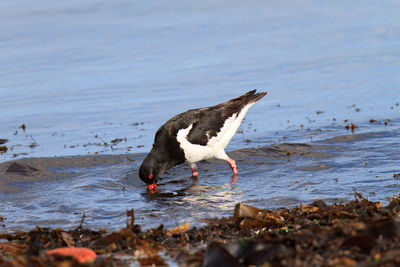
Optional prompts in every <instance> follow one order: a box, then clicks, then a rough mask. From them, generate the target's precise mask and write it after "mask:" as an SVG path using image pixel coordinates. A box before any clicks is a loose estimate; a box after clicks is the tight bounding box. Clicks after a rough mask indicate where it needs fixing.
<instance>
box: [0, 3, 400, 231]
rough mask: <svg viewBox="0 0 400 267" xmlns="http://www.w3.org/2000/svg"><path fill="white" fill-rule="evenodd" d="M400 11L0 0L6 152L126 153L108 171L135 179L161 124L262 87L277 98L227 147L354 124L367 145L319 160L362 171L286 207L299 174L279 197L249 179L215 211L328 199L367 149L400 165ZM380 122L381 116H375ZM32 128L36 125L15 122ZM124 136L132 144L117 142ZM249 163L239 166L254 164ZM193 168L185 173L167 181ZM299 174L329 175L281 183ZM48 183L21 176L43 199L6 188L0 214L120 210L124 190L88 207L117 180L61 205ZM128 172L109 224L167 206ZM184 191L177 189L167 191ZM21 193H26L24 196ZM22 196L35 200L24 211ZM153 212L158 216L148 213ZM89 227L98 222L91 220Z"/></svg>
mask: <svg viewBox="0 0 400 267" xmlns="http://www.w3.org/2000/svg"><path fill="white" fill-rule="evenodd" d="M399 8H400V3H399V2H397V1H385V2H377V1H328V2H325V1H324V2H321V1H287V2H284V1H251V2H243V1H218V2H215V1H201V2H198V1H185V2H174V3H171V2H165V1H122V0H117V1H112V2H104V1H91V0H90V1H75V0H72V1H68V2H54V1H44V0H42V1H35V2H31V1H24V0H19V1H2V2H1V3H0V64H1V68H0V99H1V100H2V101H1V108H0V138H6V139H8V140H9V141H8V142H7V143H6V144H5V145H7V147H8V151H7V152H6V153H3V154H1V155H0V160H1V162H7V161H9V160H13V159H20V158H26V157H54V156H56V157H64V156H77V155H93V154H111V155H116V154H122V155H126V154H127V153H130V154H132V155H133V156H132V157H133V158H134V159H133V160H134V163H132V164H131V165H129V164H128V166H126V165H123V166H125V167H121V166H122V165H121V166H120V168H116V169H117V171H116V173H117V174H116V173H113V172H112V168H109V166H108V165H107V164H106V166H107V167H104V168H105V170H108V171H110V172H111V173H108V174H107V172H106V173H105V174H104V172H105V171H104V170H102V171H101V173H102V174H104V175H106V176H107V177H108V178H109V179H111V180H113V179H115V177H123V178H126V177H131V178H132V179H130V180H135V179H137V177H135V173H136V171H137V167H138V166H137V165H138V164H140V160H141V157H143V156H144V155H145V153H146V152H148V151H149V150H150V148H151V144H152V141H153V138H154V133H155V131H156V130H157V128H158V127H159V126H160V125H161V124H162V123H164V122H165V121H166V120H168V119H169V118H170V117H172V116H173V115H175V114H177V113H180V112H183V111H186V110H188V109H192V108H196V107H204V106H210V105H214V104H218V103H220V102H222V101H226V100H228V99H230V98H233V97H236V96H239V95H241V94H243V93H245V92H247V91H249V90H251V89H254V88H257V89H259V90H262V91H268V95H267V96H266V97H265V98H264V99H262V101H260V102H259V103H257V104H256V105H254V107H252V109H251V110H250V111H249V113H248V115H247V117H246V120H245V121H244V123H243V125H242V128H241V129H240V133H238V134H237V135H236V136H235V137H234V138H233V139H232V141H231V143H230V145H229V146H228V150H230V151H233V150H238V149H243V148H256V147H265V146H269V145H271V144H276V143H278V144H279V143H283V142H292V143H293V142H299V143H306V144H312V145H315V144H317V143H318V142H322V143H323V142H325V141H326V140H331V138H335V137H338V136H343V135H349V136H351V135H353V133H352V132H351V131H350V130H347V129H345V126H346V125H350V123H354V124H355V125H357V126H358V128H355V134H356V135H360V136H364V135H363V134H365V135H366V136H367V137H366V138H365V139H362V140H364V141H362V142H358V143H357V145H355V147H357V149H356V150H355V151H353V150H352V149H351V148H352V147H353V145H352V144H348V146H346V148H345V149H344V150H343V151H342V152H338V150H337V149H336V148H335V150H334V152H332V151H331V152H332V153H334V154H335V157H334V158H335V162H334V163H331V165H329V164H328V165H329V166H331V168H327V169H329V170H330V171H328V170H325V168H322V169H324V171H325V172H328V173H324V172H323V174H324V175H320V178H319V179H321V181H324V180H325V179H328V178H327V177H331V178H332V179H334V177H333V176H335V175H336V174H335V173H337V172H339V173H342V174H341V175H344V176H345V177H346V179H350V178H348V177H351V179H350V180H349V184H346V185H343V186H344V189H343V188H338V189H337V191H335V186H334V184H333V185H332V188H331V189H330V190H333V191H332V192H330V193H331V195H329V194H327V192H325V191H324V190H322V191H321V192H322V193H321V192H320V193H321V194H318V193H316V194H312V193H311V194H306V195H304V197H301V198H300V199H299V198H294V200H293V201H292V202H290V203H289V202H288V198H290V197H291V196H292V195H293V194H296V190H294V189H293V188H292V191H290V190H288V189H287V184H285V183H284V184H282V185H281V186H277V188H275V189H274V190H273V192H270V193H269V194H271V197H268V198H265V196H264V194H265V190H271V188H270V187H269V184H268V183H267V184H265V186H266V187H264V188H263V187H261V188H262V189H259V190H260V191H257V188H253V187H252V186H253V185H254V184H257V183H254V184H253V183H252V184H248V185H247V186H250V188H248V190H249V192H250V191H251V192H252V193H251V194H249V193H243V192H247V191H246V190H244V191H241V192H242V193H240V194H239V193H236V192H235V193H234V194H236V195H238V196H236V198H233V199H230V200H229V203H230V204H229V205H227V202H226V201H222V202H221V204H219V205H217V204H216V205H212V208H210V209H205V211H206V212H205V213H204V214H203V215H206V214H209V215H211V216H215V215H220V214H222V215H227V213H226V212H228V211H227V210H230V208H231V207H232V205H234V204H235V203H236V202H238V201H248V202H255V203H258V204H260V203H263V204H262V205H263V206H264V207H278V206H281V205H286V204H288V203H289V204H296V203H298V202H299V201H307V200H311V199H312V198H313V197H315V196H319V197H322V196H326V198H327V199H332V198H333V196H335V194H338V195H339V198H340V199H348V198H352V196H351V192H352V191H353V190H354V186H353V185H354V184H357V181H360V180H363V179H361V178H360V176H359V175H360V173H359V167H360V166H358V165H357V164H358V163H360V162H362V164H364V161H366V159H365V158H369V159H371V158H372V159H376V160H377V159H379V160H382V162H383V160H384V162H385V164H380V165H379V164H378V165H374V169H373V173H374V174H373V175H374V176H384V177H385V179H391V177H392V175H393V172H395V171H396V170H397V171H398V169H399V168H400V167H398V166H399V165H398V156H396V155H397V152H396V149H397V146H396V145H397V144H398V131H399V118H400V116H399V111H400V107H399V102H400V75H398V71H399V69H400V49H399V47H400V20H399V12H398V11H399ZM370 119H374V120H376V122H374V123H370ZM22 124H24V125H25V126H26V129H25V131H24V130H23V129H22V128H19V126H21V125H22ZM376 133H378V137H377V136H376ZM371 136H372V137H371ZM116 138H121V139H122V141H121V142H119V141H115V142H112V140H115V139H116ZM357 140H358V139H357ZM365 140H367V141H365ZM105 143H106V145H105ZM318 144H319V143H318ZM378 144H379V145H378ZM335 146H336V145H335ZM313 149H314V147H313ZM339 151H340V150H339ZM349 151H352V152H351V153H350V152H349ZM397 151H398V150H397ZM342 153H343V155H342ZM239 154H240V153H239ZM246 155H247V154H246ZM350 155H351V156H350ZM342 157H343V158H347V159H352V160H354V157H355V159H357V160H355V162H357V164H355V162H352V161H349V162H347V163H346V164H344V165H341V164H339V163H340V159H341V158H342ZM336 159H337V160H336ZM136 160H137V162H136ZM299 160H300V161H296V162H297V163H296V164H299V165H301V166H308V165H312V163H315V164H317V165H318V166H319V165H320V162H319V161H320V159H319V158H318V160H317V162H311V163H306V162H304V159H299ZM344 161H345V160H344ZM373 161H374V160H373ZM266 162H267V163H265V164H267V165H268V164H269V163H268V160H267V161H266ZM283 162H285V161H282V162H281V163H279V164H278V167H277V168H279V169H278V170H281V172H284V171H285V169H286V168H289V167H290V166H289V167H288V166H287V165H286V163H283ZM210 164H213V163H210ZM243 164H244V165H243ZM292 164H294V163H292ZM321 164H325V163H321ZM118 166H119V165H118ZM212 166H213V165H212ZM218 166H219V165H218ZM221 166H222V167H221V168H222V169H224V168H226V166H225V165H221ZM251 167H252V165H251V164H250V163H249V164H248V165H246V162H244V163H243V162H242V168H245V169H246V168H247V169H249V170H251ZM292 167H293V166H292ZM60 168H62V167H60ZM68 168H70V169H71V168H72V169H73V166H72V167H71V166H68ZM93 168H94V167H93V166H91V167H90V168H88V169H86V173H85V174H84V176H83V177H84V178H81V179H82V180H79V181H84V183H88V184H86V185H87V186H88V187H89V188H90V186H93V187H96V186H98V185H99V184H98V180H96V179H95V178H94V177H95V175H99V174H98V172H97V171H95V170H94V169H93ZM96 168H98V167H96ZM210 168H211V169H213V168H214V167H210ZM270 168H271V166H269V165H268V167H267V169H265V168H261V169H260V170H259V172H258V174H256V176H257V175H258V176H260V175H261V174H262V176H263V177H265V176H268V173H269V171H270ZM289 169H290V168H289ZM219 170H220V169H216V172H217V171H219ZM186 171H187V170H186V169H185V168H184V167H182V168H178V169H177V170H175V171H174V170H172V172H170V173H169V174H167V176H168V175H170V176H179V175H183V174H181V172H186ZM228 171H229V169H228ZM239 171H240V170H239ZM303 171H309V172H311V173H312V172H313V171H318V173H320V171H321V170H320V169H318V170H315V169H312V170H309V169H308V170H304V169H302V170H299V169H297V168H294V172H292V173H291V174H290V175H289V174H287V175H283V178H281V179H283V181H286V182H287V183H289V182H290V183H291V182H292V180H290V179H291V178H293V177H294V178H293V179H298V180H299V179H300V180H302V179H303V178H301V177H304V175H305V174H304V173H303ZM244 173H246V171H245V172H244ZM227 174H228V172H226V173H224V174H223V175H221V176H222V178H221V180H219V178H218V177H217V178H215V180H213V183H214V186H216V185H217V184H219V182H221V181H224V180H223V179H225V180H226V177H225V176H226V175H227ZM253 175H254V173H253V174H252V173H251V172H250V174H248V176H249V177H251V176H253ZM310 175H311V174H310ZM312 175H314V174H312ZM362 175H364V173H362ZM371 175H372V174H371ZM244 176H246V174H244ZM71 177H75V176H71ZM305 177H308V176H307V175H306V176H305ZM371 177H372V176H371ZM71 179H72V178H70V179H68V183H67V181H64V180H61V181H63V183H61V184H57V183H56V184H54V186H55V188H57V190H61V191H57V194H58V195H60V194H62V192H64V193H65V192H71V190H72V189H73V188H75V186H76V185H77V184H79V182H78V180H74V179H72V180H71ZM246 179H247V178H245V179H242V180H241V183H245V181H246ZM249 179H250V178H249ZM125 180H126V179H125ZM125 180H124V181H125ZM228 180H229V179H228ZM306 180H307V179H306ZM367 180H368V183H367V187H368V188H369V189H366V188H364V189H365V192H366V193H367V194H372V193H371V192H375V191H376V190H375V189H377V188H378V189H379V188H380V187H379V181H377V180H371V179H369V178H368V179H367ZM40 181H41V180H40V179H39V180H38V182H37V183H34V185H35V186H33V187H30V186H31V185H32V184H29V186H27V185H24V184H22V188H25V190H27V191H29V190H34V191H32V192H36V193H32V194H33V195H32V194H30V193H28V192H27V191H26V192H25V194H21V193H10V192H8V193H3V194H1V193H0V196H1V197H0V199H1V200H2V203H5V202H4V201H5V200H7V207H8V208H7V209H6V208H5V207H4V206H3V208H2V209H3V210H2V209H0V215H3V216H5V217H7V218H8V220H9V224H8V225H11V224H12V223H11V222H12V221H15V222H16V221H18V220H19V217H18V216H19V215H17V214H20V215H21V216H23V215H24V214H26V212H25V211H26V210H29V209H32V210H35V209H36V210H37V211H38V214H35V216H37V217H38V218H37V219H30V222H32V223H27V221H25V223H27V224H25V225H24V223H21V224H20V225H18V224H16V225H17V227H19V226H21V227H30V226H31V224H33V225H34V224H35V222H43V220H48V221H49V222H51V221H53V222H54V219H55V218H56V216H59V213H57V210H58V209H59V207H60V205H64V206H65V207H76V209H78V210H79V212H77V213H79V214H80V213H81V212H82V211H84V210H85V209H92V208H93V209H96V208H98V209H105V208H107V207H108V206H109V205H116V206H115V207H118V203H121V198H115V196H114V195H113V194H110V195H109V201H108V202H107V205H105V206H97V204H96V203H99V202H93V201H92V202H90V200H93V199H96V198H97V197H98V198H100V199H101V198H102V197H104V196H105V195H107V193H106V192H108V193H110V192H112V188H113V187H112V186H111V187H107V186H105V187H104V188H103V190H100V191H96V190H94V191H93V192H89V193H87V198H86V199H85V201H88V202H82V203H81V204H79V203H74V197H76V195H74V196H70V197H69V198H68V197H66V198H64V199H63V204H60V202H57V201H54V195H53V196H52V195H50V196H48V195H47V194H40V195H41V197H43V198H41V197H39V196H37V194H38V190H39V191H40V188H43V186H44V184H42V183H41V182H40ZM127 181H129V179H128V180H127ZM199 182H200V184H201V183H202V180H201V179H200V181H199ZM306 182H307V181H306ZM125 183H128V184H125ZM132 183H133V185H132V184H129V182H124V183H122V184H119V185H118V186H123V187H126V186H127V187H128V189H129V188H130V187H131V190H132V191H133V192H135V193H134V194H133V193H132V194H131V195H129V197H127V196H126V195H124V197H122V199H124V201H125V202H126V203H128V204H126V205H125V204H124V205H120V206H121V207H120V208H118V210H115V213H113V215H112V216H111V215H110V216H109V217H107V216H104V217H102V218H103V219H104V218H107V220H110V221H112V219H110V218H116V217H118V216H121V214H123V213H124V209H125V206H126V207H137V209H138V210H139V212H142V214H143V217H144V218H146V216H147V215H148V214H150V213H154V212H152V211H155V210H158V211H159V210H163V211H166V210H168V209H169V208H170V206H168V205H167V206H166V205H164V206H163V205H162V204H160V203H164V202H163V201H161V202H159V201H156V200H154V199H150V200H149V199H148V197H147V196H146V195H143V194H141V193H143V192H142V191H143V189H142V184H140V182H138V183H137V184H136V182H132ZM204 183H205V184H207V186H208V182H204ZM313 183H316V185H310V184H306V185H305V186H306V188H309V187H313V188H317V189H323V188H324V187H325V186H326V184H325V183H318V182H315V181H314V182H313ZM318 184H319V185H318ZM397 184H398V181H397V180H393V179H391V180H390V182H388V184H386V185H385V186H386V189H385V190H383V191H381V192H379V191H378V192H375V195H370V197H372V198H375V199H384V198H385V197H388V196H391V195H393V194H395V193H396V190H397V192H398V187H397ZM203 185H204V184H203ZM36 186H37V187H36ZM241 186H242V187H241V188H242V189H243V186H244V185H243V184H242V185H241ZM80 188H82V187H80ZM83 188H85V187H83ZM118 188H119V187H118ZM168 188H169V187H168ZM388 188H391V189H388ZM178 189H179V188H177V187H176V186H175V187H174V186H172V187H171V188H169V189H168V190H171V192H172V191H174V190H175V191H176V190H178ZM35 190H36V191H35ZM218 190H219V191H218ZM218 190H217V191H218V192H217V193H215V192H216V191H213V190H211V192H214V193H215V194H227V192H231V191H230V189H228V188H226V189H224V190H222V191H221V190H220V189H218ZM343 190H344V191H343ZM3 191H5V190H3ZM317 191H318V190H317ZM361 191H362V190H361ZM199 192H202V191H201V190H200V191H199ZM207 192H208V191H207ZM342 192H344V193H343V195H342V194H341V193H342ZM349 192H350V193H349ZM46 193H47V192H46ZM80 193H81V192H80ZM80 193H78V191H77V193H76V194H78V195H79V194H80ZM185 194H186V193H185ZM199 194H200V195H199V197H200V198H202V199H206V200H204V201H205V203H203V202H201V201H200V203H203V204H202V205H203V206H207V203H208V202H207V201H211V199H213V198H212V197H210V194H211V195H212V194H213V193H204V194H202V193H199ZM229 194H230V193H229ZM178 195H179V194H178ZM21 196H25V197H24V198H23V200H22V199H19V198H20V197H21ZM46 197H48V198H46ZM32 198H38V202H37V203H39V202H40V201H41V200H43V202H42V204H41V205H39V206H35V205H34V206H29V207H25V206H24V205H22V204H21V203H23V201H27V200H29V199H32ZM51 199H53V200H51ZM217 199H218V198H217ZM280 199H283V200H282V202H279V200H280ZM52 201H53V202H52ZM173 201H174V200H173ZM227 201H228V200H227ZM32 203H34V202H32ZM32 203H31V204H32ZM88 203H89V204H88ZM174 203H175V204H176V203H177V202H174ZM175 204H174V205H175ZM3 205H5V204H3ZM19 205H22V206H24V207H23V208H21V209H19V208H16V207H19ZM32 205H33V204H32ZM160 205H161V206H160ZM169 205H172V204H169ZM49 206H52V210H53V212H54V213H45V214H44V215H40V211H43V210H41V207H42V208H43V207H49ZM189 207H191V209H193V206H190V205H189ZM227 207H229V209H228V208H227ZM167 208H168V209H167ZM17 210H18V211H19V213H18V212H17ZM68 210H69V209H68ZM189 210H190V209H186V212H188V211H189ZM212 211H215V212H212ZM224 211H226V212H225V213H224ZM118 212H119V213H118ZM46 214H47V215H46ZM50 214H51V215H50ZM93 214H94V213H93ZM93 214H92V215H93ZM146 214H147V215H146ZM46 216H47V217H46ZM52 216H53V217H52ZM93 216H94V215H93ZM149 216H150V215H149ZM17 217H18V218H17ZM76 217H77V219H78V220H79V219H80V217H79V216H76ZM100 217H101V216H100ZM118 218H119V219H118V220H121V217H118ZM148 218H149V219H148V220H149V221H150V220H151V216H150V217H148ZM35 220H36V221H35ZM144 220H146V219H144ZM92 222H93V224H94V225H96V224H95V222H96V220H95V219H93V221H92ZM156 223H157V222H156ZM49 224H50V225H52V224H51V223H49ZM53 225H54V224H53ZM60 225H61V226H65V225H69V224H68V223H64V224H63V223H61V224H60ZM14 226H15V225H14Z"/></svg>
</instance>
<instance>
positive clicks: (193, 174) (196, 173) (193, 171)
mask: <svg viewBox="0 0 400 267" xmlns="http://www.w3.org/2000/svg"><path fill="white" fill-rule="evenodd" d="M190 168H191V169H192V177H197V176H199V173H198V172H197V169H196V164H194V163H193V164H191V165H190Z"/></svg>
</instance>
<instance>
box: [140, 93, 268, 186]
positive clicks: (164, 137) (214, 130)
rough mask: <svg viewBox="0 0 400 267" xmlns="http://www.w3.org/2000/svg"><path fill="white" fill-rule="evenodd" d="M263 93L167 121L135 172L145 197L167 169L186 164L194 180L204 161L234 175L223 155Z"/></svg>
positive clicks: (194, 110) (240, 97) (235, 171)
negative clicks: (213, 162)
mask: <svg viewBox="0 0 400 267" xmlns="http://www.w3.org/2000/svg"><path fill="white" fill-rule="evenodd" d="M266 94H267V92H259V93H258V92H256V90H252V91H249V92H247V93H246V94H244V95H242V96H239V97H236V98H234V99H231V100H228V101H226V102H223V103H221V104H218V105H215V106H211V107H206V108H198V109H191V110H188V111H186V112H183V113H180V114H178V115H176V116H174V117H172V118H171V119H169V120H168V121H167V122H166V123H165V124H164V125H162V126H161V127H160V128H159V129H158V130H157V132H156V134H155V137H154V143H153V147H152V149H151V151H150V153H149V154H148V155H147V156H146V158H145V159H144V160H143V162H142V164H141V165H140V168H139V177H140V179H141V180H142V181H143V182H145V183H146V184H147V189H148V192H149V193H155V192H157V181H158V179H159V178H160V177H161V175H162V174H163V173H164V172H165V171H167V170H168V169H170V168H172V167H173V166H176V165H178V164H182V163H185V162H186V163H188V164H189V166H190V168H191V170H192V176H193V177H197V176H198V175H199V174H198V172H197V166H196V163H197V162H199V161H202V160H206V159H222V160H225V161H226V162H227V163H228V164H229V166H230V167H231V169H232V172H233V175H234V176H236V175H237V174H238V170H237V166H236V162H235V161H234V160H233V159H231V158H230V157H229V156H228V155H227V154H226V152H225V148H226V146H227V145H228V143H229V141H230V140H231V138H232V137H233V136H234V134H235V133H236V131H237V129H238V128H239V126H240V124H241V123H242V121H243V118H244V116H245V115H246V113H247V111H248V110H249V108H250V107H251V106H252V105H254V104H255V102H257V101H258V100H260V99H261V98H263V97H264V96H265V95H266Z"/></svg>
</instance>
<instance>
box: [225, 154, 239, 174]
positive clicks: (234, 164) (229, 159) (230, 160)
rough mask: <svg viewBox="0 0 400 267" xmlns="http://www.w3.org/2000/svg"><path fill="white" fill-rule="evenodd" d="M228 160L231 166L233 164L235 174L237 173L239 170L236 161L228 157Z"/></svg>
mask: <svg viewBox="0 0 400 267" xmlns="http://www.w3.org/2000/svg"><path fill="white" fill-rule="evenodd" d="M226 161H227V162H228V163H229V166H231V169H232V171H233V174H235V175H236V174H238V170H237V168H236V162H235V161H234V160H233V159H231V158H228V159H227V160H226Z"/></svg>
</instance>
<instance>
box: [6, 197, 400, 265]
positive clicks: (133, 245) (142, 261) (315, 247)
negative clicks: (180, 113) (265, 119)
mask: <svg viewBox="0 0 400 267" xmlns="http://www.w3.org/2000/svg"><path fill="white" fill-rule="evenodd" d="M399 216H400V195H397V196H394V197H392V199H391V201H390V203H389V204H388V205H386V206H382V203H381V202H372V201H369V200H368V199H367V198H365V197H363V196H362V195H361V194H359V193H357V192H355V200H353V201H349V202H346V203H341V204H332V205H327V204H326V203H325V202H324V201H321V200H320V201H314V202H313V203H311V204H309V205H299V206H297V207H295V208H291V209H286V208H282V209H278V210H269V209H258V208H256V207H252V206H248V205H246V204H237V205H236V207H235V210H234V212H233V216H231V217H227V218H222V219H204V220H203V222H205V223H207V226H204V227H200V228H196V227H193V228H190V227H189V225H188V224H182V225H180V226H178V227H176V228H174V229H165V228H164V226H163V225H162V224H161V225H160V226H159V227H158V228H151V229H148V230H146V231H142V230H141V226H140V225H137V224H135V223H134V213H133V210H132V211H127V227H125V228H122V229H120V230H119V231H114V232H110V233H109V232H107V230H105V229H103V230H98V231H94V230H90V229H86V228H83V227H82V223H83V219H84V218H82V222H81V225H80V226H78V227H77V228H76V229H75V230H62V229H60V228H56V229H49V228H40V227H36V229H34V230H31V231H29V232H16V233H12V234H8V233H3V234H0V240H1V241H0V264H1V266H13V267H15V266H17V267H18V266H26V265H32V266H60V264H64V265H63V266H88V265H90V266H130V264H134V263H135V264H139V265H140V266H152V265H153V264H155V266H168V265H181V266H216V265H219V266H228V265H229V266H254V265H257V266H261V265H263V264H264V265H263V266H310V265H312V266H353V265H356V264H358V265H359V266H381V265H382V264H388V265H387V266H392V265H393V266H394V265H395V264H400V218H399ZM60 247H86V248H90V249H92V250H93V251H95V252H96V253H97V255H98V257H97V260H96V261H94V262H93V263H90V264H89V263H79V262H78V261H77V260H76V259H74V258H71V257H68V256H60V255H48V254H47V253H46V251H47V250H50V249H55V248H60ZM385 266H386V265H385Z"/></svg>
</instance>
